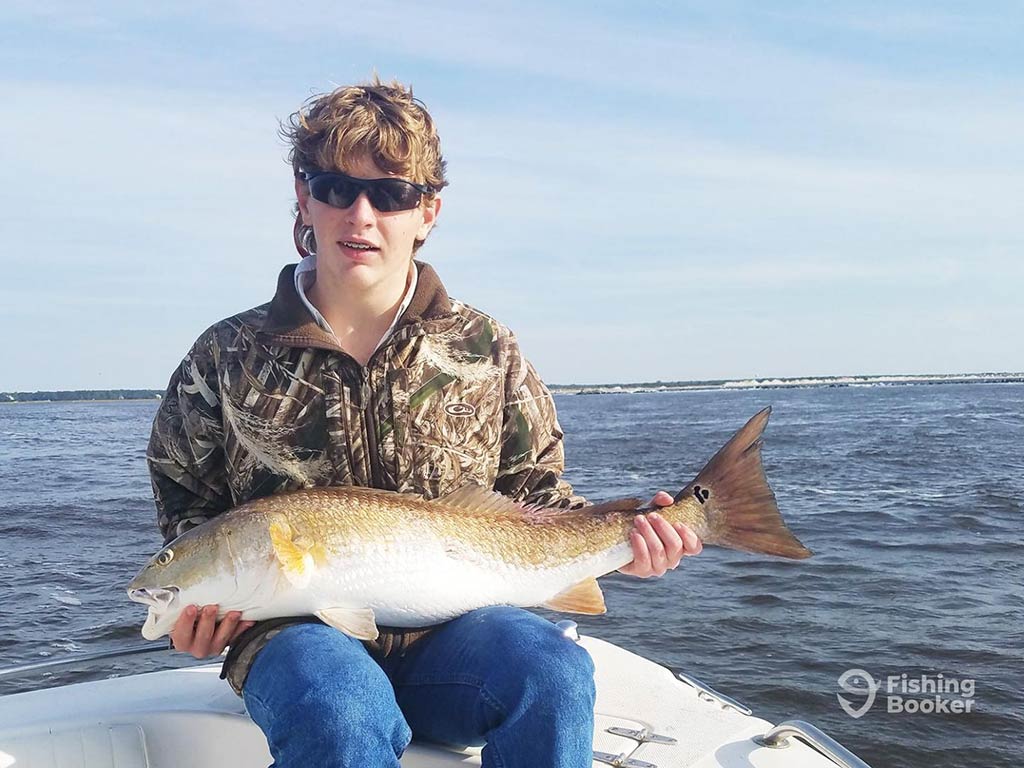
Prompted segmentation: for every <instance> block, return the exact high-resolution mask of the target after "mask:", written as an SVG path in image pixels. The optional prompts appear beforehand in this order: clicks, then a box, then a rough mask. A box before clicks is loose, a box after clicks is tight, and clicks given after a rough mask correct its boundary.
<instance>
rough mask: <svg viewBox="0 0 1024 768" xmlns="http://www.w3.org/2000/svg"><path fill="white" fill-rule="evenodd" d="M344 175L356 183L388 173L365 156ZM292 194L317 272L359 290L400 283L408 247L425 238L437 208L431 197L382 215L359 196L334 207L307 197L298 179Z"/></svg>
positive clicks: (409, 251) (306, 186) (406, 267)
mask: <svg viewBox="0 0 1024 768" xmlns="http://www.w3.org/2000/svg"><path fill="white" fill-rule="evenodd" d="M344 171H345V173H347V174H348V175H349V176H355V177H356V178H360V179H382V178H385V177H387V176H390V175H391V174H388V173H385V172H384V171H382V170H381V169H380V168H379V167H378V166H377V164H376V163H374V162H373V160H372V159H370V158H369V157H367V156H363V157H361V158H359V159H358V160H357V161H355V162H352V163H350V164H349V165H348V166H347V167H346V168H345V169H344ZM295 193H296V195H297V196H298V201H299V214H300V215H301V216H302V222H303V224H305V225H307V226H311V227H313V233H314V234H315V235H316V250H317V271H318V272H321V270H323V273H322V274H324V273H325V274H327V275H330V276H331V277H334V278H338V279H342V280H345V281H346V282H349V283H350V284H351V283H352V282H355V283H357V284H359V285H361V286H362V287H364V288H371V287H374V286H379V285H382V284H385V283H389V282H392V281H394V282H398V281H399V280H403V281H404V280H405V279H406V277H407V276H408V273H409V264H410V262H411V261H412V247H413V243H414V242H415V241H416V240H417V239H419V240H424V239H426V237H427V234H428V233H429V232H430V230H431V228H432V227H433V226H434V221H435V220H436V218H437V214H438V212H439V211H440V209H441V200H440V198H438V197H437V196H435V197H434V198H433V199H432V200H428V201H425V202H424V203H423V204H421V205H419V206H417V207H416V208H413V209H412V210H408V211H393V212H390V213H385V212H381V211H378V210H377V209H375V208H374V207H373V206H372V205H371V204H370V201H369V199H368V198H367V195H366V193H365V192H363V193H361V194H360V195H359V197H357V198H356V200H355V202H354V203H352V205H350V206H349V207H348V208H335V207H333V206H331V205H328V204H327V203H323V202H320V201H319V200H316V199H314V198H313V197H311V196H310V194H309V184H308V182H306V181H303V180H301V179H296V181H295ZM360 246H363V247H360ZM366 246H368V247H366Z"/></svg>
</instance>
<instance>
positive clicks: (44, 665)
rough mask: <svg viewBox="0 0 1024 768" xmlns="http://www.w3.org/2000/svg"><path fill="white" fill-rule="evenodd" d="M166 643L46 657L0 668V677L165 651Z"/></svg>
mask: <svg viewBox="0 0 1024 768" xmlns="http://www.w3.org/2000/svg"><path fill="white" fill-rule="evenodd" d="M167 650H168V647H167V644H166V643H146V644H145V645H129V646H125V647H123V648H112V649H110V650H108V651H96V652H95V653H83V654H79V655H78V656H68V657H66V658H61V659H47V660H46V661H35V662H32V663H30V664H19V665H18V666H15V667H6V668H4V669H0V677H9V676H11V675H19V674H21V673H23V672H32V671H34V670H37V669H48V668H51V667H66V666H68V665H69V664H82V663H84V662H87V661H98V660H100V659H111V658H115V657H118V656H136V655H139V654H143V653H159V652H161V651H162V652H164V653H166V652H167Z"/></svg>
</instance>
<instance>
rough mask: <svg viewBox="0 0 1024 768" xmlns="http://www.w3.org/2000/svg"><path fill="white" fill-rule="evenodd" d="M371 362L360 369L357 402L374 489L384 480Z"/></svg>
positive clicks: (379, 486) (371, 359) (371, 482)
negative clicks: (371, 379) (363, 423)
mask: <svg viewBox="0 0 1024 768" xmlns="http://www.w3.org/2000/svg"><path fill="white" fill-rule="evenodd" d="M372 361H373V357H371V358H370V360H368V361H367V362H366V367H365V368H362V384H361V386H360V390H359V401H360V405H362V407H363V418H364V419H365V421H366V453H367V461H369V464H370V484H371V485H372V486H373V487H374V488H381V483H382V482H383V479H384V478H383V472H382V471H381V466H380V448H379V446H378V445H377V409H376V408H375V407H374V403H373V401H372V398H371V390H370V363H371V362H372ZM360 367H361V366H360ZM385 490H386V489H385Z"/></svg>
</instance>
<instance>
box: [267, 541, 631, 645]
mask: <svg viewBox="0 0 1024 768" xmlns="http://www.w3.org/2000/svg"><path fill="white" fill-rule="evenodd" d="M431 544H432V545H427V542H426V541H423V540H420V542H419V543H418V544H417V546H415V547H410V548H409V549H410V551H409V552H408V556H407V557H402V556H401V555H400V550H399V549H398V548H391V547H389V548H387V550H385V549H381V550H378V551H376V552H374V551H372V550H370V549H367V550H364V551H362V552H360V553H358V557H354V556H353V557H352V559H349V558H343V559H339V560H336V561H335V562H334V563H333V564H332V565H331V566H330V567H328V568H324V569H321V570H319V571H318V573H317V574H316V576H314V578H313V579H312V580H311V582H310V584H309V586H308V587H307V588H305V589H302V590H297V591H298V592H300V593H304V594H292V595H288V596H285V595H280V596H279V598H278V599H279V600H282V602H287V603H289V604H291V605H295V606H296V607H298V604H300V603H305V604H307V606H308V608H307V610H310V611H313V610H319V609H321V608H335V607H346V608H364V607H368V608H372V609H373V612H374V615H375V616H376V620H377V623H378V625H381V626H392V627H422V626H429V625H431V624H437V623H439V622H442V621H447V620H448V619H452V618H454V617H456V616H460V615H462V614H464V613H467V612H469V611H472V610H474V609H476V608H481V607H484V606H488V605H517V606H523V607H528V606H536V605H541V604H543V603H545V602H547V601H548V600H550V599H551V598H553V597H554V596H555V595H557V594H558V593H560V592H562V591H563V590H565V589H568V588H569V587H571V586H572V585H574V584H576V583H578V582H580V581H582V580H584V579H586V578H591V577H594V576H598V575H602V574H604V573H607V572H609V571H612V570H615V569H616V568H618V567H620V566H622V565H624V564H625V563H627V562H629V560H630V559H632V556H631V554H630V548H629V545H628V544H623V545H622V546H621V547H615V548H613V549H612V550H610V551H607V552H603V553H599V554H597V555H594V556H591V557H588V558H580V559H578V560H576V561H573V562H570V563H566V564H564V565H562V566H559V567H557V568H524V567H521V566H512V565H509V564H508V563H504V562H500V561H492V560H486V559H484V558H482V557H466V556H464V555H465V553H462V554H463V556H456V555H453V553H452V551H451V550H450V549H448V548H446V547H445V546H444V545H443V544H442V543H440V542H432V543H431ZM402 549H404V547H403V548H402ZM620 550H621V551H620ZM355 554H356V553H352V555H355ZM346 560H347V562H345V561H346Z"/></svg>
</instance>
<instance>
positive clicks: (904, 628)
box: [0, 384, 1024, 768]
mask: <svg viewBox="0 0 1024 768" xmlns="http://www.w3.org/2000/svg"><path fill="white" fill-rule="evenodd" d="M765 405H772V406H774V408H775V410H774V414H773V417H772V422H771V424H770V425H769V428H768V434H767V440H766V449H765V464H766V468H767V471H768V475H769V478H770V479H771V481H772V483H773V486H774V487H775V489H776V494H777V496H778V499H779V504H780V507H781V508H782V509H783V511H784V513H785V515H786V517H787V519H788V520H789V522H790V524H791V526H792V527H793V528H794V530H796V531H797V533H798V534H799V535H800V537H801V538H802V540H803V541H804V542H805V543H806V544H807V545H808V546H810V547H811V548H812V549H813V550H815V552H816V556H815V557H814V558H813V559H811V560H808V561H804V562H799V563H792V562H785V561H777V560H769V559H767V558H763V557H756V556H751V555H744V554H739V553H733V552H725V551H722V550H716V549H711V548H709V549H708V550H706V551H705V553H704V554H702V555H701V556H700V557H697V558H691V559H688V560H687V561H685V562H684V565H683V566H682V567H681V568H680V569H679V570H677V571H675V572H673V573H670V574H668V575H667V576H666V577H665V578H664V579H661V580H658V581H646V582H641V581H637V580H632V579H628V578H626V577H620V576H611V577H608V578H607V579H606V580H605V592H606V596H607V602H608V607H609V613H608V614H607V615H606V616H603V617H596V618H587V619H582V620H580V624H581V625H582V628H583V629H584V631H586V632H588V633H590V634H593V635H596V636H599V637H603V638H606V639H609V640H612V641H614V642H617V643H620V644H622V645H625V646H627V647H629V648H631V649H633V650H635V651H637V652H639V653H641V654H644V655H647V656H649V657H652V658H655V659H658V660H660V661H663V662H665V663H669V664H673V665H676V666H679V667H683V668H685V669H686V670H687V671H689V672H690V673H692V674H693V675H695V676H697V677H700V678H702V679H704V680H706V681H707V682H710V683H711V684H713V685H715V686H716V687H717V688H719V689H720V690H722V691H723V692H726V693H729V694H731V695H733V696H734V697H736V698H738V699H740V700H741V701H743V702H744V703H746V704H748V705H749V706H750V707H751V708H752V709H753V710H754V712H755V714H758V715H760V716H762V717H765V718H767V719H769V720H773V721H779V720H783V719H786V718H790V717H800V718H802V719H806V720H810V721H811V722H814V723H815V724H817V725H819V726H820V727H822V728H823V729H825V730H826V731H827V732H829V733H831V734H832V735H834V736H835V737H837V738H838V739H839V740H840V741H842V742H843V743H844V744H846V745H847V746H848V747H850V748H851V749H853V750H854V751H855V752H857V753H858V754H860V755H861V756H862V757H864V758H865V759H866V760H868V761H869V762H871V763H873V764H874V765H876V766H907V767H909V766H914V767H915V768H916V767H922V768H923V767H925V766H927V767H928V768H932V766H935V765H944V766H965V767H966V766H977V765H985V766H1006V767H1009V766H1014V765H1017V764H1018V763H1019V762H1020V761H1019V759H1018V754H1019V751H1020V748H1021V746H1022V739H1021V734H1022V733H1024V694H1022V693H1021V690H1022V688H1024V650H1022V649H1024V578H1022V577H1024V515H1022V500H1024V448H1022V446H1024V385H1020V384H1004V385H998V384H992V385H968V384H959V385H934V386H914V387H901V386H897V387H864V388H842V389H835V388H816V389H801V390H787V391H779V390H772V391H761V392H758V391H721V390H719V391H705V392H678V393H663V394H635V395H629V394H624V395H593V396H565V397H559V398H558V407H559V413H560V416H561V420H562V425H563V427H564V429H565V432H566V434H567V435H568V437H567V450H568V455H569V464H570V469H569V471H568V477H569V479H570V480H571V481H572V482H573V483H574V484H575V485H576V486H577V488H578V489H579V490H580V491H581V492H583V493H584V494H586V495H587V496H588V497H590V498H592V499H594V500H598V499H602V498H610V497H615V496H623V495H645V496H648V497H649V495H650V494H652V493H653V492H654V491H655V490H658V489H661V488H663V489H666V490H670V491H673V492H674V491H675V490H678V488H679V487H681V486H682V485H684V484H685V483H686V482H687V481H688V480H689V479H691V477H692V476H693V474H694V473H695V472H696V470H697V469H699V467H700V465H701V464H702V463H703V461H704V460H705V459H706V458H707V457H709V456H710V455H711V454H712V453H713V452H714V451H715V450H717V448H718V447H719V446H720V445H721V444H722V443H723V442H724V441H725V440H726V439H727V438H728V437H729V435H730V434H731V433H732V432H733V430H734V429H735V428H737V427H739V426H740V425H741V424H742V423H743V422H744V421H745V419H746V418H748V417H749V416H751V415H752V414H753V413H754V412H755V411H757V410H758V409H759V408H761V407H763V406H765ZM155 408H156V403H155V402H121V403H66V404H57V403H54V404H49V403H41V404H25V405H6V406H0V667H3V666H7V665H11V664H15V663H18V662H24V661H33V660H40V659H42V658H45V657H58V656H64V655H68V654H72V653H76V652H86V651H93V650H103V649H106V648H113V647H118V646H122V645H125V644H127V643H132V642H134V641H135V640H137V639H138V638H139V636H138V627H139V626H140V624H141V621H142V619H143V611H142V608H141V607H139V606H135V605H132V604H131V603H129V602H128V601H127V599H126V598H125V597H124V593H123V591H122V590H123V585H124V584H125V582H126V581H127V580H128V579H129V578H130V576H131V575H132V574H133V573H134V571H135V570H136V569H137V567H138V565H139V564H140V563H141V562H142V561H143V560H144V559H145V558H146V557H147V556H148V555H149V554H151V552H152V551H153V549H154V548H155V547H156V545H157V538H158V537H157V533H156V529H155V525H154V513H153V509H152V501H151V498H150V491H149V483H148V479H147V476H146V470H145V464H144V450H145V443H146V439H147V436H148V431H149V424H150V421H151V419H152V416H153V412H154V410H155ZM170 658H171V657H169V656H168V657H166V658H165V657H163V656H159V657H153V656H147V657H136V658H134V659H132V660H127V661H122V662H119V663H117V664H115V665H109V664H108V665H107V666H103V667H102V668H93V669H91V670H86V671H71V670H58V671H56V672H54V673H52V674H51V675H50V676H49V677H48V681H49V683H51V684H55V683H60V682H69V681H73V680H77V679H85V678H87V677H96V676H102V675H104V674H109V673H110V672H111V671H116V672H127V671H139V670H144V669H145V670H148V669H153V668H156V667H157V666H166V664H167V663H168V660H169V659H170ZM179 663H185V660H184V659H181V660H180V661H179ZM851 668H861V669H864V670H866V671H867V672H869V673H870V674H871V675H873V677H874V678H876V679H879V678H885V677H888V676H890V675H891V676H895V677H896V678H899V676H900V675H903V674H906V675H907V678H908V680H914V679H917V680H919V679H920V678H921V676H922V675H925V676H928V678H929V679H931V680H932V681H935V680H937V676H938V675H939V674H942V675H943V680H945V681H947V686H948V681H950V680H953V679H955V680H957V681H961V682H962V681H964V680H967V679H970V680H972V681H974V682H973V684H974V692H973V693H974V695H973V697H971V699H972V702H973V703H972V709H973V711H972V712H971V713H969V714H921V713H915V714H907V713H905V712H904V713H890V712H887V706H886V694H887V691H886V690H885V689H884V688H883V690H882V691H880V692H879V693H878V696H877V698H876V701H875V703H874V705H873V706H872V708H871V709H870V710H869V711H868V712H867V713H866V714H865V715H863V716H862V717H861V718H859V719H854V718H852V717H850V716H849V715H847V714H846V713H845V712H844V711H843V710H842V708H841V707H840V705H839V702H838V700H837V693H838V692H839V688H838V684H837V679H838V678H839V676H840V675H841V674H842V673H843V672H844V671H846V670H848V669H851ZM25 685H26V681H25V679H20V680H10V679H7V680H0V692H5V691H10V690H13V689H20V688H24V687H25ZM894 693H896V692H894ZM844 695H845V696H846V698H847V699H849V700H850V702H851V703H852V704H853V705H854V706H857V705H860V704H862V703H863V702H864V701H865V696H863V695H860V696H858V695H857V694H844ZM912 698H916V699H922V698H923V699H934V695H931V694H929V695H916V696H913V697H912ZM943 698H945V699H947V700H951V699H954V698H958V697H956V696H954V695H949V694H947V695H944V696H943Z"/></svg>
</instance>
